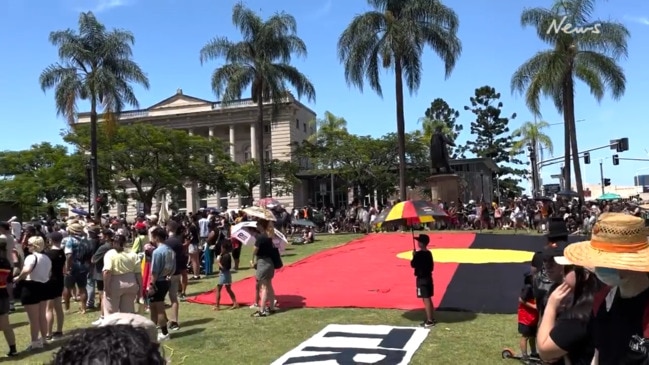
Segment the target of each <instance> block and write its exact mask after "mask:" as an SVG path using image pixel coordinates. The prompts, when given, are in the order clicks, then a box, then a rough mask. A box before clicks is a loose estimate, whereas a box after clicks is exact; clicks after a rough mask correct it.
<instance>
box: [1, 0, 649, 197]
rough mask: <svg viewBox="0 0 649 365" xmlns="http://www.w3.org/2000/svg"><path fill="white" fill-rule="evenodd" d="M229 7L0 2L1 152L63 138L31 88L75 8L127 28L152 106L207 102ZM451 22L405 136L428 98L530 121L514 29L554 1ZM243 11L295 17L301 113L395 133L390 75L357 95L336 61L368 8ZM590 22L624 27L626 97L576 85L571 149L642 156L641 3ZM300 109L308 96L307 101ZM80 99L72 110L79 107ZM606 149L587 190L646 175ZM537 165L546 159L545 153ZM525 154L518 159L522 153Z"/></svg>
mask: <svg viewBox="0 0 649 365" xmlns="http://www.w3.org/2000/svg"><path fill="white" fill-rule="evenodd" d="M237 2H238V1H235V0H219V1H214V0H212V1H207V0H191V1H180V0H157V1H151V0H47V1H43V0H3V1H2V2H0V45H1V46H2V49H4V50H5V52H6V53H5V56H3V57H0V128H1V129H2V130H3V131H4V132H5V134H4V138H2V139H0V150H21V149H28V148H29V147H30V146H31V145H32V144H35V143H40V142H44V141H48V142H51V143H63V141H62V139H61V137H60V131H61V130H62V129H63V128H65V125H66V122H65V120H64V119H63V118H62V117H58V116H57V115H56V109H55V107H54V96H53V92H52V91H51V90H50V91H47V92H43V91H42V90H41V89H40V86H39V83H38V77H39V75H40V73H41V72H42V70H43V69H44V68H46V67H47V66H48V65H49V64H52V63H54V62H57V53H56V49H55V48H54V47H53V46H52V45H51V44H50V43H49V42H48V35H49V33H50V32H51V31H54V30H62V29H66V28H72V29H76V28H77V20H78V15H79V12H80V11H89V10H90V11H93V12H94V13H95V14H96V15H97V17H98V18H99V20H100V21H101V22H103V23H104V24H105V25H106V26H107V27H108V28H122V29H127V30H130V31H131V32H133V33H134V35H135V37H136V44H135V46H134V59H135V60H136V61H137V62H138V63H139V65H140V66H141V67H142V69H143V70H144V71H145V72H146V73H147V74H148V76H149V79H150V81H151V88H150V90H143V89H141V88H137V89H136V92H137V97H138V99H139V102H140V107H141V108H146V107H148V106H150V105H153V104H155V103H157V102H159V101H161V100H163V99H165V98H167V97H169V96H172V95H173V94H174V93H175V92H176V90H177V89H179V88H182V89H183V93H184V94H186V95H191V96H196V97H199V98H205V99H210V100H212V99H214V100H215V99H216V97H215V96H214V93H213V91H212V90H211V88H210V75H211V72H212V71H213V70H214V69H215V68H216V67H219V66H220V65H221V63H220V62H218V61H214V62H209V63H207V64H205V65H203V66H201V64H200V62H199V50H200V49H201V48H202V47H203V46H204V45H205V44H206V43H207V42H208V41H209V40H210V39H212V38H214V37H217V36H221V37H223V36H224V37H228V38H230V39H232V40H235V41H236V40H239V39H240V35H239V34H238V32H237V30H236V29H235V28H234V27H233V26H232V21H231V9H232V6H233V5H234V4H235V3H237ZM444 3H445V4H446V5H447V6H450V7H451V8H453V9H454V10H455V11H456V12H457V14H458V16H459V19H460V30H459V37H460V39H461V40H462V46H463V52H462V55H461V57H460V59H459V61H458V62H457V64H456V67H455V69H454V71H453V73H452V75H451V76H450V77H449V78H448V79H447V78H445V75H444V67H443V64H442V62H441V61H440V60H439V58H438V57H437V55H435V54H434V53H433V52H432V51H431V50H426V51H425V53H424V56H423V77H422V79H423V81H422V85H421V87H420V88H419V90H417V91H416V92H415V93H413V94H412V95H409V94H406V95H405V116H406V130H408V131H411V130H415V129H419V128H421V125H420V123H419V119H420V118H421V117H422V116H423V114H424V112H425V110H426V108H427V107H428V106H429V105H430V103H431V101H432V100H434V99H436V98H443V99H444V100H446V101H447V102H448V103H449V104H450V105H451V106H452V107H453V108H455V109H458V110H459V111H460V113H461V114H460V118H459V122H460V123H462V124H464V125H465V131H463V132H462V134H461V135H460V137H459V139H458V142H459V143H463V142H464V141H466V140H467V139H469V138H472V136H471V135H470V133H469V129H470V127H469V126H470V123H471V120H472V118H471V114H469V112H465V111H464V106H465V105H468V104H469V97H470V96H471V95H473V92H474V90H475V89H476V88H478V87H481V86H484V85H490V86H493V87H495V88H496V90H497V91H499V92H500V93H501V94H502V95H501V100H502V102H503V104H504V109H503V110H504V113H505V114H511V113H517V115H518V116H517V118H516V119H515V120H513V121H512V122H511V123H510V128H511V129H512V130H513V129H515V128H517V127H518V126H520V125H521V124H522V123H524V122H526V121H530V120H534V118H533V116H532V115H531V113H530V112H529V111H528V110H527V108H526V107H525V103H524V100H523V98H522V97H521V96H520V95H516V94H512V92H511V89H510V81H511V75H512V73H513V72H514V71H515V70H516V69H517V68H518V66H520V65H521V64H522V63H523V62H525V61H526V60H527V59H529V58H530V57H531V56H532V55H534V54H535V53H536V52H538V51H540V50H543V49H546V48H547V46H546V45H545V44H543V43H541V42H540V41H538V40H537V38H536V35H535V34H534V32H533V30H532V29H524V28H522V27H521V25H520V14H521V11H522V10H523V9H524V8H526V7H536V6H543V7H547V6H550V5H551V4H552V1H551V0H545V1H539V0H527V1H514V0H499V1H484V0H483V1H466V0H462V1H460V0H446V1H444ZM245 4H246V5H247V6H248V7H250V8H251V9H253V10H255V11H258V12H259V14H260V15H261V16H263V17H267V16H270V15H272V14H273V13H275V12H278V11H286V12H289V13H291V14H292V15H293V16H295V17H296V19H297V22H298V33H299V35H300V36H301V37H302V39H303V40H304V41H305V42H306V44H307V46H308V57H307V58H305V59H295V60H294V61H293V64H294V65H295V66H296V67H298V68H299V69H300V70H301V71H302V72H303V73H305V74H306V75H307V76H308V77H309V78H310V80H311V81H312V83H313V84H314V86H315V88H316V93H317V98H316V102H315V103H307V105H309V107H311V108H312V109H313V110H315V111H316V112H317V114H318V115H319V116H322V115H323V114H324V112H325V111H330V112H332V113H333V114H335V115H337V116H340V117H344V118H345V119H346V120H347V122H348V129H349V130H350V132H352V133H356V134H361V135H372V136H375V137H378V136H381V135H383V134H386V133H390V132H394V131H396V116H395V115H396V111H395V101H394V90H393V88H392V87H391V85H393V82H394V76H393V75H392V74H391V73H387V72H386V73H385V74H384V75H383V78H382V82H383V86H384V96H383V98H380V97H378V96H377V95H376V94H375V93H374V92H372V91H371V90H369V88H366V90H365V91H364V92H360V91H359V90H358V89H355V88H353V87H349V86H348V85H347V83H346V81H345V78H344V73H343V67H342V65H341V64H340V63H339V61H338V58H337V52H336V43H337V40H338V37H339V35H340V34H341V32H342V31H343V30H344V29H345V27H346V26H347V25H348V24H349V22H350V20H351V19H352V18H353V17H354V16H355V15H357V14H360V13H363V12H364V11H366V10H367V9H368V7H367V5H366V2H365V1H363V0H354V1H349V0H347V1H343V0H311V1H294V0H293V1H289V0H275V1H272V2H271V1H262V0H248V1H246V2H245ZM595 18H597V19H612V20H616V21H620V22H623V23H624V24H625V25H626V26H627V28H628V29H629V31H630V32H631V38H630V40H629V57H628V58H627V59H625V60H622V61H621V62H620V64H621V65H622V67H623V68H624V70H625V73H626V77H627V87H626V93H625V95H624V97H623V98H621V99H620V100H618V101H615V100H612V99H611V98H609V97H608V96H607V97H606V98H605V99H604V100H602V101H601V103H598V102H597V101H596V100H595V99H594V98H593V97H592V96H591V95H590V94H589V91H588V89H587V88H586V86H585V85H583V84H578V85H577V89H576V101H575V110H576V112H575V115H576V119H578V120H582V121H581V122H579V123H578V124H577V133H578V144H579V149H580V150H582V151H583V150H586V149H591V148H596V147H600V146H604V145H607V144H608V142H609V140H611V139H615V138H622V137H629V140H630V150H629V151H627V152H624V153H623V154H622V155H621V156H620V157H622V158H639V159H649V152H648V148H649V146H647V144H646V143H644V140H645V139H646V136H647V135H649V123H644V122H643V121H642V118H641V116H642V115H643V114H644V113H645V112H643V110H644V103H646V102H647V101H646V100H647V93H648V91H649V90H648V88H649V83H647V80H649V68H648V67H647V65H649V52H647V48H646V47H647V46H646V45H647V44H649V2H647V3H645V2H641V1H636V0H616V1H615V2H612V1H610V2H609V1H601V2H600V3H599V4H598V8H597V11H596V14H595ZM304 102H306V101H304ZM87 108H88V106H87V105H86V104H83V103H81V104H79V109H80V110H87ZM542 113H543V115H542V118H541V119H543V120H546V121H547V122H548V123H550V124H556V125H552V126H551V127H550V128H549V129H547V130H546V131H545V132H546V133H547V134H548V135H549V136H550V137H552V140H553V142H554V156H562V154H563V127H562V126H561V122H562V120H563V119H562V117H561V116H560V115H559V114H557V112H556V110H555V109H554V107H553V105H552V104H551V103H550V102H549V101H544V102H543V104H542ZM612 154H613V152H612V151H611V150H609V149H604V150H598V151H594V152H592V153H591V160H592V162H591V164H589V165H584V164H582V173H583V180H584V183H591V184H597V183H599V181H600V180H599V179H600V169H599V163H600V161H601V162H603V169H604V175H605V177H607V178H611V180H612V184H613V185H627V186H628V185H632V184H633V177H634V176H635V175H637V174H640V175H641V174H645V173H646V174H649V161H647V162H645V161H624V160H623V161H620V165H618V166H613V164H612V162H611V155H612ZM545 157H546V158H549V157H550V156H548V155H547V154H546V156H545ZM523 158H524V159H525V157H523ZM559 169H560V165H559V164H556V165H553V166H549V167H545V168H543V170H542V174H541V175H542V178H543V183H558V180H555V179H552V178H551V177H550V175H552V174H558V173H559Z"/></svg>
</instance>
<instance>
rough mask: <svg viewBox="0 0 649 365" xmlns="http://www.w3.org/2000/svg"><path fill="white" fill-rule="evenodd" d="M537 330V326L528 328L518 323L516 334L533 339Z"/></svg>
mask: <svg viewBox="0 0 649 365" xmlns="http://www.w3.org/2000/svg"><path fill="white" fill-rule="evenodd" d="M537 330H538V327H537V326H529V325H526V324H522V323H519V324H518V334H520V335H521V336H523V337H525V338H533V337H536V331H537Z"/></svg>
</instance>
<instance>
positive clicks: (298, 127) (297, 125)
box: [295, 119, 300, 129]
mask: <svg viewBox="0 0 649 365" xmlns="http://www.w3.org/2000/svg"><path fill="white" fill-rule="evenodd" d="M295 128H297V129H300V120H299V119H296V120H295Z"/></svg>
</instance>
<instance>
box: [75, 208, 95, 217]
mask: <svg viewBox="0 0 649 365" xmlns="http://www.w3.org/2000/svg"><path fill="white" fill-rule="evenodd" d="M70 211H71V212H72V213H74V214H76V215H83V216H86V215H90V213H88V212H86V211H85V210H83V209H78V208H74V209H70Z"/></svg>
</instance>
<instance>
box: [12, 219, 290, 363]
mask: <svg viewBox="0 0 649 365" xmlns="http://www.w3.org/2000/svg"><path fill="white" fill-rule="evenodd" d="M268 212H269V211H268V210H266V209H263V208H256V207H254V208H248V209H244V210H242V211H241V212H240V213H239V214H237V216H236V217H234V219H233V222H241V221H248V220H253V221H255V222H256V227H257V228H256V230H253V232H254V234H255V235H256V237H255V238H256V239H255V243H254V246H255V247H254V253H253V256H252V257H253V259H252V260H251V262H250V265H251V267H253V268H254V269H255V274H256V278H257V284H258V285H257V292H256V296H257V298H258V300H257V301H256V303H255V304H254V305H253V306H252V307H254V308H255V312H254V313H253V316H255V317H265V316H268V315H270V314H272V313H274V312H275V311H276V310H277V301H276V300H275V294H274V293H275V292H274V289H273V277H274V272H275V270H276V269H278V268H281V267H282V265H283V264H282V259H281V255H280V252H279V244H278V243H277V242H276V241H277V239H278V238H277V237H276V235H275V228H274V221H275V218H274V217H273V216H272V215H270V216H269V215H268ZM262 213H263V214H262ZM264 214H265V215H264ZM41 223H42V222H33V223H32V224H27V225H24V226H21V228H22V232H20V234H19V235H15V234H13V233H15V232H12V229H13V228H15V227H12V225H11V224H10V222H0V330H2V331H3V332H4V335H5V340H6V342H7V345H8V347H9V352H8V354H7V355H8V356H10V357H12V356H15V355H17V354H18V351H19V350H18V347H17V344H16V338H15V335H14V332H13V329H12V326H11V324H10V320H9V314H10V313H11V312H12V311H14V310H15V307H14V300H19V301H20V302H21V304H22V306H23V307H24V309H25V312H26V313H27V318H28V321H29V331H30V339H31V341H30V343H29V344H28V345H27V346H26V347H27V351H37V350H39V349H42V348H43V347H44V346H45V345H46V344H48V343H50V342H52V341H56V340H57V339H60V338H61V337H63V334H64V320H65V316H66V315H69V314H70V313H72V312H71V311H70V306H71V304H72V303H73V302H77V303H78V305H79V310H78V313H81V314H84V313H86V312H87V311H89V310H96V311H97V313H98V319H97V320H96V321H94V322H93V323H92V324H93V326H97V327H100V326H105V325H106V324H107V323H111V322H114V321H115V315H120V316H124V315H128V314H135V313H138V312H143V311H146V312H148V313H149V315H150V321H151V322H152V323H154V324H155V325H154V328H155V327H157V328H158V329H159V331H157V334H156V335H155V336H154V340H155V342H162V341H165V340H168V339H169V338H170V332H172V331H177V330H179V329H180V318H179V307H180V305H181V304H180V303H181V302H182V301H183V300H184V299H185V291H186V288H187V285H188V281H189V280H199V279H201V272H202V271H204V270H205V269H206V268H205V267H203V264H204V262H205V261H204V260H200V259H199V258H200V256H202V255H206V254H213V253H215V254H214V256H215V257H214V259H215V266H216V267H217V268H218V269H217V270H218V284H217V286H216V306H215V307H214V309H215V310H219V309H220V306H219V303H220V297H221V292H222V289H223V288H225V290H226V292H227V293H228V295H229V296H230V299H231V300H232V302H233V303H234V306H233V307H234V308H236V307H238V305H237V301H236V296H235V293H234V292H233V291H232V289H231V284H232V273H233V272H235V271H236V270H237V269H238V267H239V262H240V254H241V242H239V241H237V240H236V239H234V238H231V237H230V232H229V230H230V223H231V221H230V217H228V216H227V215H226V214H217V213H216V212H209V211H204V212H200V213H197V214H194V215H189V216H186V217H184V216H180V215H179V216H175V217H174V218H173V219H169V220H168V221H167V222H164V223H162V224H161V223H160V222H159V220H158V217H157V216H155V215H149V216H145V215H143V214H141V215H139V216H138V217H137V219H136V220H135V222H132V224H130V225H128V224H122V222H119V221H107V222H104V224H102V223H100V222H95V221H94V220H92V218H90V217H77V218H74V219H71V220H69V221H67V222H65V223H56V222H55V223H52V224H47V223H46V222H45V223H44V224H41ZM127 246H129V247H130V248H128V249H127ZM190 275H191V276H190ZM165 300H168V302H170V304H171V305H170V308H169V309H167V308H166V305H165ZM140 307H142V308H140ZM140 309H142V311H141V310H140ZM111 318H112V319H111ZM145 322H146V321H145ZM66 356H67V355H66Z"/></svg>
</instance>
